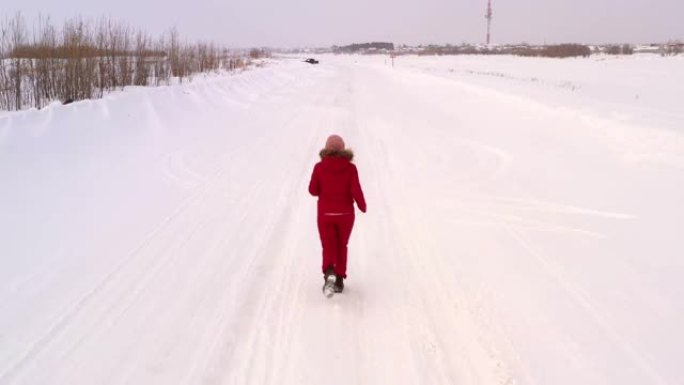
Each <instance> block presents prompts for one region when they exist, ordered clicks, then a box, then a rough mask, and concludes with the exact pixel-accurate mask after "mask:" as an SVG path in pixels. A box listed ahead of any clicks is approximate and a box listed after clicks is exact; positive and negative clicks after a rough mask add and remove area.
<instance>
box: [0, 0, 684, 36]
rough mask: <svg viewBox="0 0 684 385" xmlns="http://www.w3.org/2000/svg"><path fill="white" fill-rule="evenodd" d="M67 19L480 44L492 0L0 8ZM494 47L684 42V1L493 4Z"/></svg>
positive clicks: (34, 3) (187, 32)
mask: <svg viewBox="0 0 684 385" xmlns="http://www.w3.org/2000/svg"><path fill="white" fill-rule="evenodd" d="M0 2H1V3H2V5H1V6H0V17H3V18H4V17H7V16H10V15H12V14H14V13H15V12H16V11H21V12H22V14H23V15H24V16H25V18H26V19H27V21H28V22H29V24H30V23H31V21H32V20H34V19H35V18H36V16H37V15H38V14H39V13H42V14H43V15H49V16H51V18H52V19H53V21H55V22H57V23H59V24H61V21H62V20H64V19H65V18H69V17H73V16H76V15H80V16H83V17H86V18H90V17H99V16H103V15H108V16H111V17H112V18H113V19H115V20H119V21H126V22H128V23H130V24H131V25H132V26H134V27H140V28H143V29H144V30H146V31H148V32H150V33H151V34H153V35H158V34H160V33H162V32H164V31H166V30H168V29H169V28H170V27H172V26H174V25H175V26H176V27H178V30H179V32H180V33H181V35H182V36H183V37H185V38H187V39H190V40H195V39H205V40H210V41H214V42H217V43H221V44H224V45H228V46H233V47H250V46H271V47H295V46H323V47H327V46H330V45H343V44H349V43H355V42H367V41H391V42H394V43H398V44H401V43H406V44H420V43H422V44H428V43H435V44H444V43H451V44H460V43H462V42H467V43H481V42H483V41H484V38H485V31H486V21H485V19H484V13H485V9H486V0H192V1H179V0H115V1H106V2H105V1H101V0H0ZM492 2H493V4H492V5H493V9H494V19H493V23H492V42H493V43H518V42H523V41H524V42H528V43H544V42H547V43H558V42H578V43H621V42H631V43H648V42H664V41H667V40H670V39H675V38H677V39H681V38H684V0H622V1H620V0H545V1H542V0H515V1H513V0H492Z"/></svg>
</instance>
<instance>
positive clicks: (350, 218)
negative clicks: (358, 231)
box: [335, 214, 354, 278]
mask: <svg viewBox="0 0 684 385" xmlns="http://www.w3.org/2000/svg"><path fill="white" fill-rule="evenodd" d="M335 222H336V224H337V230H338V231H337V236H338V238H337V252H336V253H335V254H336V256H337V259H336V261H335V275H337V276H338V277H342V278H347V244H348V243H349V237H350V236H351V232H352V228H353V227H354V215H353V214H351V215H340V216H337V217H335Z"/></svg>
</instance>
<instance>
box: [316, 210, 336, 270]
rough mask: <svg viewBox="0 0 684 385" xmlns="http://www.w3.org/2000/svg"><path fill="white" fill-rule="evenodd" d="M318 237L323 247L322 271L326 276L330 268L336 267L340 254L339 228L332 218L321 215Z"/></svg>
mask: <svg viewBox="0 0 684 385" xmlns="http://www.w3.org/2000/svg"><path fill="white" fill-rule="evenodd" d="M318 235H319V236H320V238H321V246H322V247H323V263H322V266H321V271H323V274H325V273H326V270H327V269H328V267H334V266H335V263H336V262H337V259H338V253H339V247H338V235H337V226H336V224H335V222H334V221H333V220H331V217H330V216H325V215H320V216H319V217H318Z"/></svg>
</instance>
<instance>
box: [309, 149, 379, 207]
mask: <svg viewBox="0 0 684 385" xmlns="http://www.w3.org/2000/svg"><path fill="white" fill-rule="evenodd" d="M309 193H311V195H313V196H317V197H318V215H325V214H354V202H356V205H357V206H358V207H359V210H361V211H362V212H364V213H365V212H366V200H365V199H364V198H363V191H362V190H361V183H360V182H359V173H358V171H357V170H356V166H355V165H354V163H352V162H351V161H350V159H348V157H340V156H326V157H324V158H323V159H322V160H321V161H320V162H318V163H316V165H315V166H314V169H313V173H312V174H311V182H310V183H309Z"/></svg>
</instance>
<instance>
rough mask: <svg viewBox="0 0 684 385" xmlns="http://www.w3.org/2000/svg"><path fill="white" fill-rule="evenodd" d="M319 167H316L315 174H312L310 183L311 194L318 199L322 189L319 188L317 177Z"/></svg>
mask: <svg viewBox="0 0 684 385" xmlns="http://www.w3.org/2000/svg"><path fill="white" fill-rule="evenodd" d="M317 169H318V165H316V166H314V169H313V172H312V173H311V181H310V182H309V194H311V195H313V196H315V197H317V196H318V194H319V193H320V191H321V190H320V187H319V186H318V176H317V175H316V174H317V172H316V170H317Z"/></svg>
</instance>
